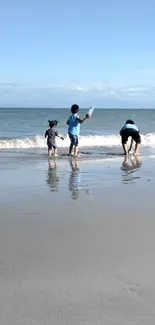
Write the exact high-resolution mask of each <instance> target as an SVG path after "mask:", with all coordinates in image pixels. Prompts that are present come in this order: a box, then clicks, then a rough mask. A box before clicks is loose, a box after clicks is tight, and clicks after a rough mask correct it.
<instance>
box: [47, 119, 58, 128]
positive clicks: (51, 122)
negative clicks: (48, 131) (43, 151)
mask: <svg viewBox="0 0 155 325" xmlns="http://www.w3.org/2000/svg"><path fill="white" fill-rule="evenodd" d="M48 123H49V127H50V128H53V126H57V124H58V121H56V120H54V121H50V120H48Z"/></svg>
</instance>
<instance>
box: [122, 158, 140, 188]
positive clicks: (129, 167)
mask: <svg viewBox="0 0 155 325" xmlns="http://www.w3.org/2000/svg"><path fill="white" fill-rule="evenodd" d="M141 165H142V160H141V158H140V156H133V157H130V158H129V156H125V158H124V161H123V163H122V167H121V170H123V171H124V172H125V174H124V175H122V177H123V180H122V182H123V183H129V182H134V180H136V179H138V178H140V177H138V176H135V172H137V171H139V169H140V167H141Z"/></svg>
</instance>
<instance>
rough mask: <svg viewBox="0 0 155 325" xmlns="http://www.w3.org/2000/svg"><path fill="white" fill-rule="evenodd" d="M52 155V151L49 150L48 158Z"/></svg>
mask: <svg viewBox="0 0 155 325" xmlns="http://www.w3.org/2000/svg"><path fill="white" fill-rule="evenodd" d="M51 154H52V150H51V149H48V156H49V157H50V156H51Z"/></svg>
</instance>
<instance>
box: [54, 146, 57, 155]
mask: <svg viewBox="0 0 155 325" xmlns="http://www.w3.org/2000/svg"><path fill="white" fill-rule="evenodd" d="M54 156H57V148H54Z"/></svg>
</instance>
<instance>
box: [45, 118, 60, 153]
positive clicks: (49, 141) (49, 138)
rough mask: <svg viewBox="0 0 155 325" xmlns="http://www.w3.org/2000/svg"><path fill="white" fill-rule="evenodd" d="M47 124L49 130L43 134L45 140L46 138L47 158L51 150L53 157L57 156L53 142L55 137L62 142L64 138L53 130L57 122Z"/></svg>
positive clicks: (54, 142)
mask: <svg viewBox="0 0 155 325" xmlns="http://www.w3.org/2000/svg"><path fill="white" fill-rule="evenodd" d="M48 123H49V127H50V128H49V129H48V130H47V131H46V132H45V139H46V137H47V146H48V156H51V153H52V148H53V149H54V156H57V145H56V141H55V137H58V138H60V139H62V140H64V138H63V137H62V136H60V135H59V134H58V132H57V131H56V130H55V128H56V126H57V124H58V121H56V120H55V121H48Z"/></svg>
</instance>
